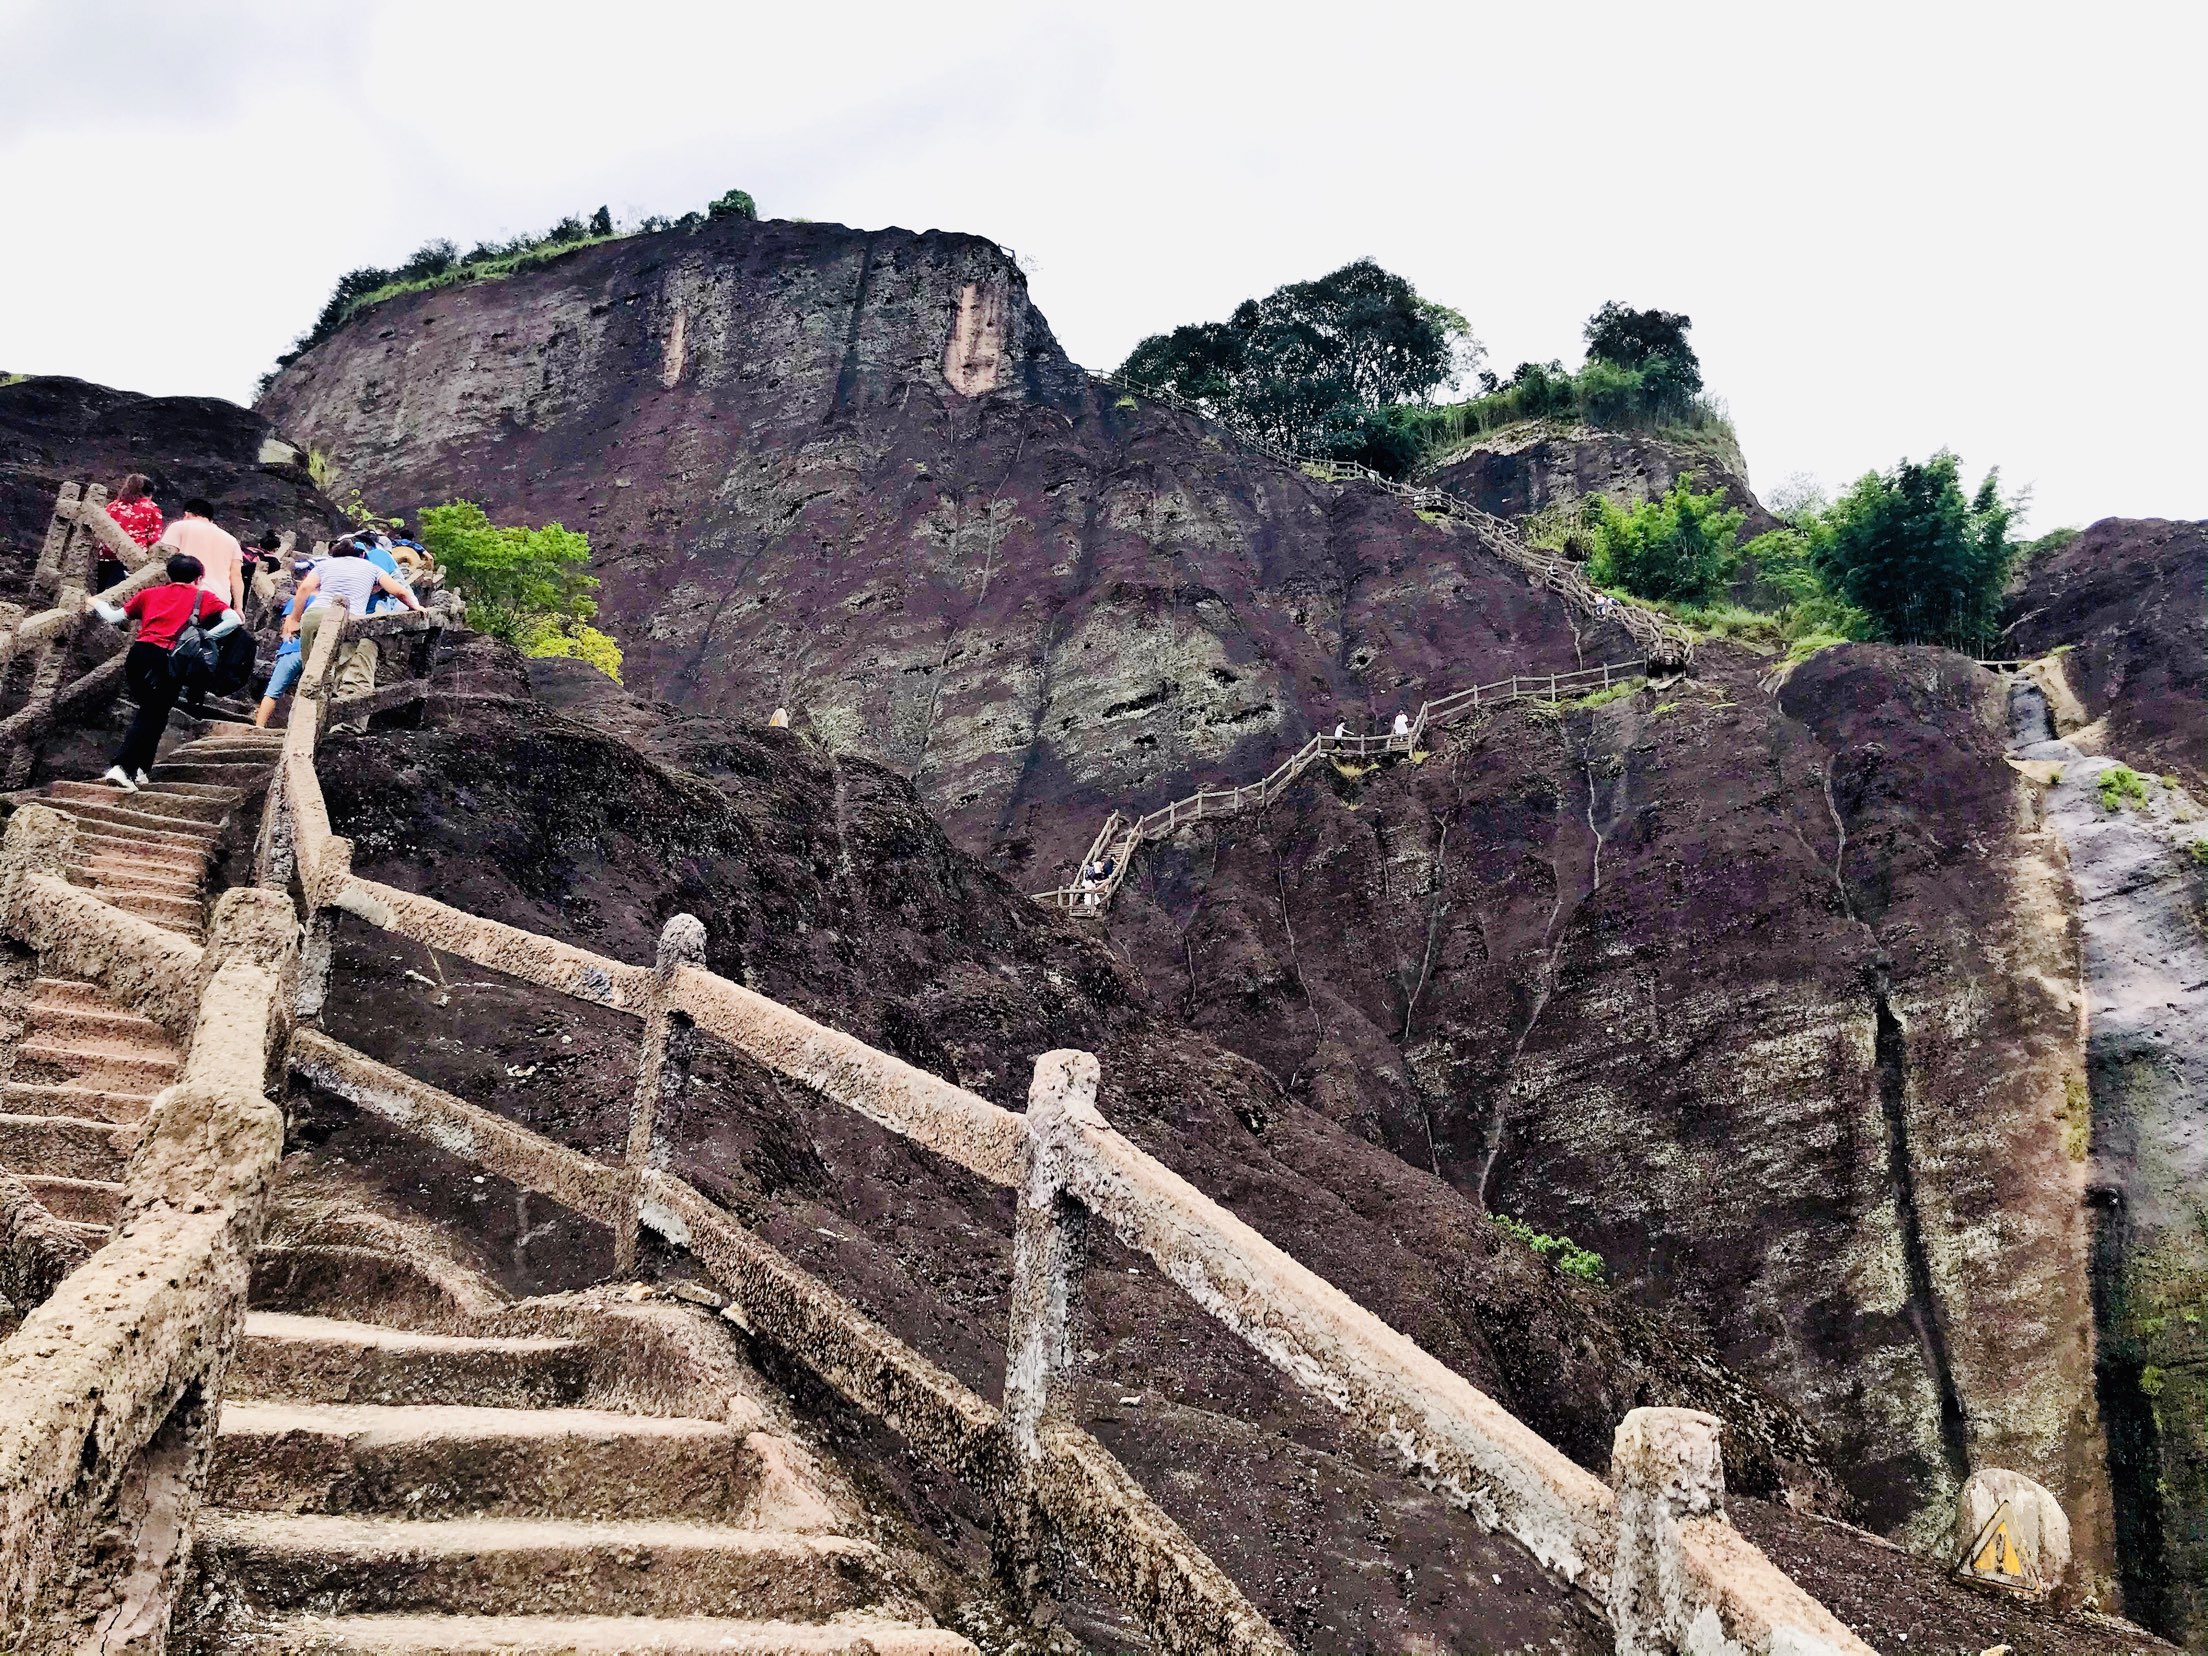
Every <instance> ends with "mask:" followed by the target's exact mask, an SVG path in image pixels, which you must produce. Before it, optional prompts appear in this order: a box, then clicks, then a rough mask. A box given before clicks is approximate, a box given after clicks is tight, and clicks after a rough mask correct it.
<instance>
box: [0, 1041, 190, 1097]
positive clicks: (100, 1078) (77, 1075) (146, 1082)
mask: <svg viewBox="0 0 2208 1656" xmlns="http://www.w3.org/2000/svg"><path fill="white" fill-rule="evenodd" d="M99 1047H100V1043H99V1042H97V1041H94V1042H89V1043H84V1042H78V1041H75V1040H69V1041H43V1040H35V1039H32V1040H25V1041H24V1042H23V1043H22V1044H21V1045H20V1046H18V1047H17V1048H16V1049H15V1057H16V1073H17V1074H18V1075H21V1076H22V1077H23V1079H24V1080H26V1081H73V1082H75V1083H76V1084H77V1085H78V1086H80V1087H93V1088H96V1089H98V1090H99V1091H101V1092H129V1093H157V1092H159V1091H160V1090H161V1089H162V1088H163V1087H166V1086H167V1085H168V1084H169V1083H170V1082H172V1081H174V1080H175V1079H176V1071H177V1061H176V1060H175V1059H174V1058H173V1057H164V1056H162V1055H161V1054H159V1053H155V1052H137V1053H131V1052H103V1051H101V1050H99ZM26 1066H28V1068H26Z"/></svg>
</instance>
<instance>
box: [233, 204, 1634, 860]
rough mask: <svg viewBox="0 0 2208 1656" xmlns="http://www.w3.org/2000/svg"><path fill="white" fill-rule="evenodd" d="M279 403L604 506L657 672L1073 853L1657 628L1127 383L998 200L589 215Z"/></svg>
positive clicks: (443, 485)
mask: <svg viewBox="0 0 2208 1656" xmlns="http://www.w3.org/2000/svg"><path fill="white" fill-rule="evenodd" d="M264 408H265V409H266V411H267V412H268V413H270V414H271V415H272V416H273V417H274V418H275V419H276V420H277V421H278V423H279V424H281V425H282V426H283V427H284V428H285V429H286V430H288V431H291V432H293V433H295V434H296V435H298V436H300V437H301V438H302V439H304V440H309V441H312V442H314V443H315V444H317V445H319V446H321V447H323V448H326V449H328V450H329V451H330V452H331V453H332V454H333V455H335V456H336V460H337V464H338V467H339V471H340V474H341V475H342V477H343V478H344V480H345V481H346V482H347V483H348V484H358V485H359V486H361V487H363V488H364V489H366V490H367V492H368V493H369V495H370V496H371V497H372V498H374V499H376V500H377V501H379V502H382V503H384V505H385V509H387V510H388V509H399V508H411V507H413V506H415V505H417V504H419V503H421V502H424V501H433V500H442V499H445V498H448V497H450V496H453V495H463V496H466V497H469V498H472V499H476V500H479V501H481V502H482V503H483V504H484V505H485V506H486V507H487V508H489V509H490V511H491V512H492V514H493V515H494V516H497V517H500V518H522V519H526V520H528V521H531V522H541V521H543V520H545V519H548V518H559V519H562V520H563V521H565V522H566V523H568V524H569V525H570V526H572V527H578V528H586V529H588V530H589V531H590V533H591V535H592V540H593V547H594V550H595V555H596V561H597V568H598V572H599V573H600V574H601V575H602V576H603V578H604V580H605V589H604V593H603V595H602V596H603V598H604V604H605V613H606V618H607V622H608V624H609V625H610V626H611V628H612V630H613V631H614V632H615V633H616V634H618V635H619V637H620V639H621V641H622V644H623V647H624V648H625V650H626V651H627V667H626V669H625V673H626V677H627V679H628V682H629V683H631V684H632V685H634V686H636V687H637V688H638V689H640V690H642V691H643V692H645V693H647V694H649V695H652V696H655V697H661V698H664V699H667V700H669V701H672V702H674V703H675V704H677V705H679V706H681V707H684V708H686V709H689V710H693V711H699V712H709V713H718V714H723V715H725V716H728V717H730V718H733V719H736V720H739V721H749V722H764V719H765V716H766V714H767V711H768V710H769V709H771V708H774V707H777V706H784V705H786V706H788V707H790V708H791V709H792V710H793V713H794V714H795V717H796V721H797V728H798V729H800V730H802V731H805V732H807V733H809V734H810V735H812V736H813V737H815V738H816V739H817V740H819V741H821V742H822V743H824V744H825V745H827V746H829V747H830V748H832V749H834V750H836V751H838V752H848V753H856V754H862V755H865V756H867V757H870V758H873V759H876V760H878V761H880V762H881V763H883V764H885V765H888V766H889V767H890V768H892V769H893V770H895V771H897V772H898V773H899V774H900V775H903V776H905V777H907V778H909V779H911V780H912V781H913V782H914V783H915V785H916V786H917V787H918V788H919V790H920V794H921V797H922V798H923V799H924V800H925V801H926V802H927V803H928V805H929V806H930V808H931V809H932V810H934V811H935V812H936V814H937V815H938V816H939V817H940V818H941V819H942V820H943V821H944V822H945V823H946V824H947V825H948V826H949V828H950V830H951V833H952V836H953V838H954V839H955V840H956V841H957V842H958V843H959V844H961V845H962V846H964V847H966V848H967V849H969V850H972V851H976V852H980V853H984V854H987V855H989V856H990V857H991V858H992V860H993V861H994V862H995V864H996V865H997V866H998V867H1000V868H1001V869H1003V870H1005V871H1007V872H1008V873H1011V874H1013V875H1014V876H1015V877H1017V878H1018V879H1020V880H1021V881H1022V882H1023V883H1026V884H1028V885H1030V886H1031V887H1036V888H1040V887H1042V886H1045V885H1051V884H1056V883H1058V880H1059V878H1060V877H1062V876H1065V875H1068V874H1070V873H1071V872H1072V865H1073V862H1074V860H1075V859H1076V858H1077V857H1078V855H1079V852H1080V850H1081V847H1082V846H1083V845H1085V844H1086V843H1087V842H1088V839H1089V837H1090V835H1091V834H1093V833H1094V832H1095V824H1096V822H1097V821H1098V820H1099V819H1100V818H1101V817H1102V816H1103V814H1104V812H1105V810H1106V809H1107V808H1109V807H1111V806H1115V805H1122V804H1126V803H1128V802H1130V801H1131V802H1133V803H1134V804H1136V805H1137V806H1140V807H1142V808H1148V807H1150V806H1153V805H1158V804H1162V803H1164V802H1165V801H1166V800H1167V799H1169V798H1171V797H1173V796H1174V795H1175V794H1178V793H1181V792H1185V791H1187V789H1188V788H1189V786H1190V785H1191V783H1192V781H1193V780H1195V779H1198V778H1201V777H1203V776H1207V775H1208V776H1213V777H1217V778H1219V779H1221V780H1235V779H1240V778H1242V777H1245V776H1249V775H1255V774H1258V773H1259V772H1262V771H1263V770H1265V769H1267V768H1269V767H1270V765H1271V764H1272V763H1273V762H1274V761H1275V759H1276V758H1277V757H1278V753H1279V751H1281V750H1284V749H1286V748H1289V747H1293V746H1294V745H1296V744H1297V743H1299V742H1301V741H1302V740H1303V739H1304V738H1305V737H1306V736H1308V735H1309V734H1310V733H1311V732H1312V731H1313V730H1315V729H1320V728H1325V729H1329V730H1330V729H1332V728H1333V727H1334V725H1335V723H1336V722H1337V721H1338V720H1343V719H1346V720H1348V721H1349V722H1350V723H1351V725H1352V726H1353V727H1363V726H1365V725H1368V724H1373V723H1377V724H1381V725H1385V723H1386V722H1387V720H1388V719H1389V718H1390V717H1392V715H1393V714H1394V713H1395V711H1396V710H1397V709H1398V708H1400V707H1403V706H1406V705H1409V706H1416V705H1417V703H1418V701H1419V700H1420V699H1421V698H1422V697H1423V696H1424V695H1430V694H1439V693H1440V692H1442V691H1444V690H1449V689H1455V688H1458V687H1460V686H1462V685H1465V684H1469V683H1472V682H1476V681H1484V680H1492V679H1495V678H1498V677H1503V676H1507V675H1508V674H1510V673H1512V672H1514V671H1517V672H1536V671H1539V672H1551V671H1558V670H1564V669H1570V668H1573V667H1577V666H1581V665H1583V664H1592V663H1595V662H1600V661H1603V660H1606V659H1609V660H1615V659H1623V658H1625V657H1627V656H1630V655H1633V654H1635V653H1636V652H1635V651H1634V650H1633V648H1632V647H1631V645H1630V643H1629V641H1628V640H1627V639H1626V638H1625V637H1624V636H1623V634H1621V633H1618V632H1617V631H1616V630H1615V629H1613V628H1608V627H1597V626H1594V625H1592V624H1590V623H1587V622H1585V621H1584V620H1581V619H1579V618H1575V617H1574V616H1573V615H1572V613H1571V612H1570V611H1568V610H1567V609H1566V608H1565V607H1564V606H1563V605H1562V604H1561V603H1560V602H1559V601H1558V600H1556V599H1554V598H1552V597H1549V596H1547V595H1544V594H1539V593H1536V592H1534V591H1533V590H1532V589H1531V588H1530V587H1529V586H1528V585H1527V583H1526V581H1525V579H1524V577H1523V576H1522V575H1520V574H1519V573H1518V572H1517V571H1516V570H1514V569H1512V568H1510V567H1508V566H1506V565H1504V564H1503V563H1501V562H1500V561H1499V560H1497V559H1495V558H1494V557H1492V556H1491V555H1489V554H1487V553H1486V552H1484V551H1482V550H1481V549H1480V548H1479V546H1478V545H1477V544H1476V543H1475V542H1474V541H1473V540H1472V538H1471V537H1470V536H1468V535H1463V534H1458V533H1454V532H1452V531H1451V530H1449V529H1448V528H1446V527H1444V526H1438V525H1434V524H1429V523H1426V522H1424V521H1422V520H1421V519H1420V518H1419V517H1418V516H1417V515H1416V514H1415V513H1413V512H1411V511H1409V510H1408V509H1406V508H1405V507H1404V505H1403V504H1402V503H1401V502H1399V501H1396V500H1394V499H1392V498H1390V497H1388V496H1386V495H1384V494H1382V493H1380V492H1378V491H1375V490H1369V489H1346V490H1344V489H1337V488H1334V487H1333V486H1331V485H1326V484H1320V483H1316V482H1314V481H1313V480H1311V479H1310V478H1307V477H1305V476H1303V475H1302V474H1301V473H1300V472H1297V471H1295V470H1293V469H1291V468H1287V467H1283V466H1281V465H1279V464H1277V463H1275V462H1273V461H1271V460H1269V459H1266V458H1264V457H1262V456H1258V455H1255V454H1252V453H1249V452H1247V451H1244V450H1242V449H1240V448H1238V447H1236V446H1233V445H1230V444H1227V443H1225V442H1223V440H1222V439H1221V437H1220V435H1219V434H1218V433H1217V432H1216V431H1215V430H1214V429H1212V428H1210V427H1209V426H1207V425H1205V424H1204V423H1203V422H1201V421H1198V420H1195V419H1192V418H1189V417H1187V416H1183V415H1179V414H1176V413H1173V412H1172V411H1170V410H1167V409H1165V408H1163V407H1160V406H1158V405H1156V404H1149V403H1142V404H1139V405H1138V403H1137V401H1136V399H1134V398H1131V397H1122V396H1120V395H1119V394H1118V393H1116V392H1113V391H1109V390H1107V389H1105V388H1102V387H1099V386H1096V385H1094V384H1092V382H1090V381H1089V380H1088V378H1087V377H1086V376H1085V375H1084V374H1083V373H1082V372H1081V370H1080V369H1078V368H1076V367H1075V366H1074V365H1073V364H1072V363H1070V362H1068V361H1067V360H1066V358H1065V356H1064V354H1063V353H1062V352H1061V351H1060V350H1059V348H1058V346H1057V343H1056V341H1055V340H1054V339H1053V338H1052V337H1051V333H1050V329H1049V327H1048V325H1047V324H1046V323H1045V322H1044V320H1043V318H1042V317H1041V315H1040V314H1039V313H1037V312H1036V311H1035V309H1034V308H1033V307H1032V305H1030V304H1029V302H1028V299H1027V294H1026V287H1025V283H1024V282H1023V280H1022V278H1021V276H1020V273H1019V271H1018V269H1017V267H1016V266H1015V265H1014V264H1013V263H1012V261H1011V260H1010V259H1009V257H1008V256H1006V255H1005V254H1004V253H1003V252H1002V251H1001V250H1000V249H998V248H996V247H995V246H993V245H992V244H990V243H988V242H985V241H982V240H980V239H979V238H976V237H971V236H957V235H945V234H941V233H937V232H932V231H931V232H929V233H927V234H925V235H914V234H912V233H911V232H908V231H903V230H881V231H871V232H862V231H857V230H849V229H845V228H843V227H841V226H836V225H797V224H787V223H760V224H752V223H744V222H739V221H734V220H724V221H717V222H715V223H714V224H711V225H708V226H706V227H705V228H704V229H702V230H700V231H697V232H696V233H694V234H693V233H686V232H670V233H667V234H664V235H658V236H646V237H638V238H635V239H633V240H630V241H624V242H619V243H614V244H610V245H606V246H602V247H598V248H592V249H587V250H585V251H583V252H579V253H577V254H574V255H572V256H571V257H568V258H564V259H560V260H557V261H554V262H553V263H552V264H549V265H547V266H544V267H542V268H540V269H537V270H533V271H531V272H527V273H524V274H521V275H517V276H515V277H513V278H511V279H509V280H505V281H501V282H496V283H489V284H484V285H480V286H475V287H464V288H454V289H445V290H440V291H437V292H432V293H426V294H419V295H414V296H411V297H407V298H402V299H398V300H394V301H392V302H390V303H387V304H384V305H379V306H377V307H376V308H375V309H374V310H373V311H372V312H369V313H367V314H366V315H365V316H363V317H362V318H360V319H358V320H356V321H355V322H354V323H352V324H351V325H349V326H348V327H346V328H345V329H343V330H341V331H340V332H339V333H338V334H337V335H336V336H335V337H334V338H332V339H331V340H329V341H328V342H326V343H325V344H323V345H321V346H319V347H317V348H316V349H315V350H313V351H311V352H309V353H307V355H306V356H304V357H302V358H301V359H300V360H299V361H298V362H296V363H294V364H293V365H292V366H291V367H290V368H288V369H286V370H285V371H284V373H283V374H282V375H281V376H280V377H279V378H278V380H277V381H276V383H275V385H274V387H273V389H272V390H271V391H270V393H269V396H268V398H267V400H266V402H265V404H264Z"/></svg>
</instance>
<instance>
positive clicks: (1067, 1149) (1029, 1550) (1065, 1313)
mask: <svg viewBox="0 0 2208 1656" xmlns="http://www.w3.org/2000/svg"><path fill="white" fill-rule="evenodd" d="M1097 1073H1098V1072H1097V1063H1096V1058H1095V1056H1094V1055H1093V1054H1091V1053H1087V1052H1077V1051H1073V1050H1071V1049H1062V1050H1060V1051H1057V1052H1046V1053H1044V1054H1043V1055H1042V1056H1041V1057H1040V1058H1038V1059H1036V1060H1035V1079H1034V1081H1033V1083H1032V1084H1031V1085H1030V1087H1029V1088H1028V1094H1027V1171H1026V1176H1025V1180H1024V1182H1023V1184H1022V1186H1021V1189H1020V1195H1019V1205H1018V1209H1017V1218H1016V1220H1015V1224H1014V1229H1013V1233H1012V1326H1011V1331H1010V1333H1009V1335H1008V1336H1007V1338H1006V1340H1005V1347H1004V1429H1005V1436H1006V1439H1007V1449H1008V1453H1009V1457H1010V1461H1011V1464H1010V1466H1009V1468H1008V1472H1009V1476H1010V1482H1011V1487H1010V1488H1009V1489H1007V1490H1006V1491H1005V1500H1004V1503H1003V1507H1002V1509H1001V1511H1000V1513H999V1517H998V1535H997V1551H998V1556H999V1566H1000V1568H1001V1569H1002V1570H1003V1571H1004V1573H1005V1575H1006V1578H1007V1580H1008V1581H1009V1583H1010V1585H1011V1586H1012V1587H1013V1589H1014V1591H1015V1592H1016V1593H1017V1594H1018V1595H1019V1597H1020V1598H1021V1599H1022V1600H1023V1601H1024V1602H1026V1603H1027V1604H1029V1605H1030V1606H1032V1605H1034V1604H1035V1603H1036V1602H1037V1600H1038V1599H1039V1597H1040V1594H1041V1590H1042V1581H1043V1558H1042V1513H1041V1507H1040V1504H1039V1502H1038V1500H1037V1498H1036V1485H1037V1481H1038V1480H1039V1478H1040V1476H1041V1473H1042V1462H1043V1444H1042V1426H1043V1419H1044V1416H1045V1415H1046V1414H1048V1413H1050V1412H1051V1411H1052V1410H1053V1408H1054V1407H1062V1404H1061V1403H1059V1402H1058V1401H1057V1400H1054V1399H1053V1397H1052V1395H1051V1393H1052V1385H1053V1382H1054V1381H1055V1380H1056V1379H1057V1377H1058V1376H1059V1375H1061V1374H1063V1373H1064V1372H1065V1371H1066V1370H1067V1368H1069V1367H1070V1366H1071V1364H1072V1360H1073V1341H1072V1337H1071V1323H1072V1320H1073V1310H1074V1306H1075V1305H1076V1303H1077V1302H1078V1299H1079V1296H1080V1278H1081V1260H1082V1253H1083V1246H1084V1241H1085V1233H1086V1231H1087V1228H1088V1215H1087V1213H1086V1212H1085V1211H1084V1210H1083V1209H1082V1207H1081V1205H1080V1203H1078V1202H1077V1201H1075V1200H1074V1199H1073V1198H1072V1197H1071V1196H1069V1195H1067V1194H1066V1167H1067V1160H1068V1158H1069V1157H1070V1156H1071V1155H1073V1154H1074V1145H1075V1140H1076V1130H1077V1129H1078V1128H1079V1127H1081V1126H1083V1125H1092V1126H1102V1125H1103V1124H1104V1118H1103V1116H1102V1115H1100V1114H1099V1113H1098V1111H1097V1108H1096V1083H1097Z"/></svg>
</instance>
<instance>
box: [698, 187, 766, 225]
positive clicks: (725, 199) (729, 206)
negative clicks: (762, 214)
mask: <svg viewBox="0 0 2208 1656" xmlns="http://www.w3.org/2000/svg"><path fill="white" fill-rule="evenodd" d="M705 216H706V217H707V218H740V219H755V218H757V217H758V216H759V204H758V203H757V202H755V201H753V200H752V199H751V192H750V191H749V190H731V191H729V192H728V194H726V195H724V196H722V197H721V198H720V199H719V200H718V201H716V202H714V203H713V204H712V205H711V206H709V207H707V208H706V210H705Z"/></svg>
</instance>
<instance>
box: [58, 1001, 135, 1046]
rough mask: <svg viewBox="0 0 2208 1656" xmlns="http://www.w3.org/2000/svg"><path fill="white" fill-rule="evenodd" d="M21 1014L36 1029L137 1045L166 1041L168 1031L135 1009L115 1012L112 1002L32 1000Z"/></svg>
mask: <svg viewBox="0 0 2208 1656" xmlns="http://www.w3.org/2000/svg"><path fill="white" fill-rule="evenodd" d="M25 1016H26V1017H27V1018H29V1020H30V1022H31V1024H32V1026H33V1027H34V1028H38V1029H50V1030H55V1031H62V1030H67V1031H70V1032H72V1033H81V1034H86V1035H111V1036H116V1037H120V1038H123V1039H127V1040H135V1041H137V1042H139V1043H140V1044H141V1045H145V1044H151V1043H160V1044H170V1043H169V1033H168V1031H167V1030H165V1029H163V1028H162V1027H161V1026H160V1025H159V1024H157V1023H155V1022H154V1021H153V1020H152V1019H151V1018H148V1017H146V1016H144V1015H142V1014H140V1013H137V1012H118V1011H117V1010H116V1009H115V1008H114V1007H113V1006H112V1005H107V1006H86V1005H82V1004H77V1003H72V1002H58V1003H57V1002H51V1001H49V1002H44V1003H42V1002H40V1001H38V1000H36V999H33V1000H32V1002H31V1004H30V1005H29V1006H28V1007H27V1008H25Z"/></svg>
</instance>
